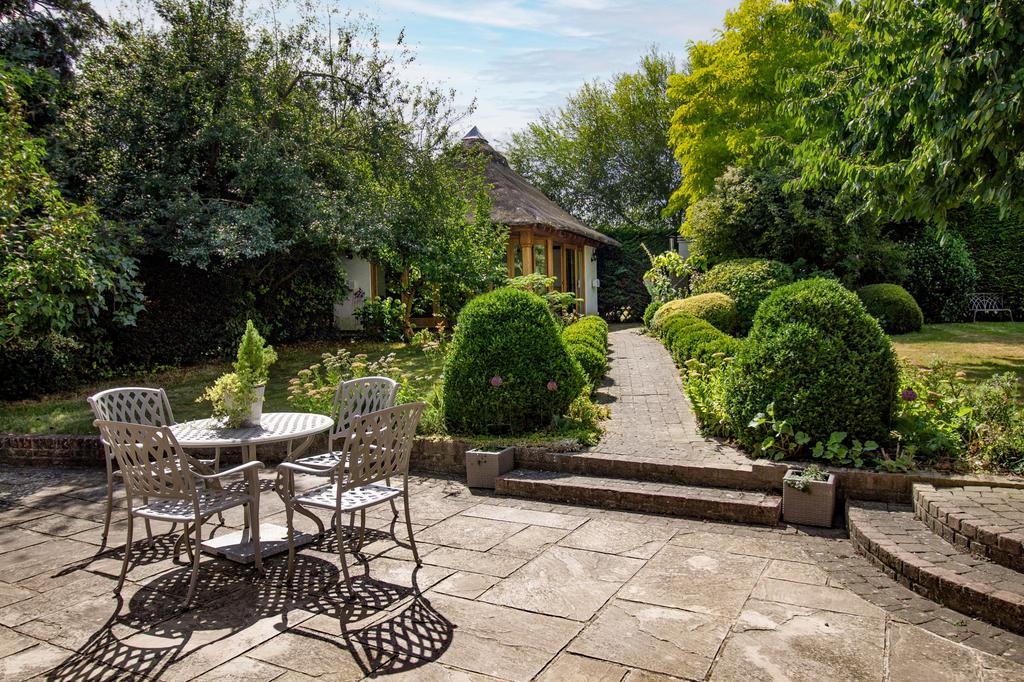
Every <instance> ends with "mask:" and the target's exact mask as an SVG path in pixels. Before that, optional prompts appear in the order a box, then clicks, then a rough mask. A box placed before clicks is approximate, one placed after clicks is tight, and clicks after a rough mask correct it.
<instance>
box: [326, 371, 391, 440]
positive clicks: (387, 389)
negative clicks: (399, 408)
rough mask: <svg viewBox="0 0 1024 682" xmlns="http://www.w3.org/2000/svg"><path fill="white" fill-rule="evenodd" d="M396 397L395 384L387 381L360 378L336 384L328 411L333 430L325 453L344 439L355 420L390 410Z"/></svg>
mask: <svg viewBox="0 0 1024 682" xmlns="http://www.w3.org/2000/svg"><path fill="white" fill-rule="evenodd" d="M397 395H398V382H397V381H395V380H394V379H388V378H387V377H363V378H362V379H349V380H348V381H342V382H341V383H340V384H338V389H337V390H336V391H335V392H334V405H333V407H332V408H331V418H332V419H334V426H333V427H332V428H331V435H330V443H329V445H328V447H329V449H331V450H333V449H334V447H335V446H334V441H335V440H337V439H341V438H344V437H345V435H346V434H347V433H348V432H349V430H350V429H351V428H352V420H353V419H354V418H355V417H358V416H361V415H367V414H370V413H371V412H377V411H379V410H385V409H387V408H389V407H394V406H395V398H396V397H397Z"/></svg>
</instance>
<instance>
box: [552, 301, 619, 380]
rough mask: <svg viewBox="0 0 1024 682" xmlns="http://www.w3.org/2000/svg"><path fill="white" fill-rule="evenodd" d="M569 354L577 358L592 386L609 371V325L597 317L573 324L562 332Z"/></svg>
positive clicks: (589, 317)
mask: <svg viewBox="0 0 1024 682" xmlns="http://www.w3.org/2000/svg"><path fill="white" fill-rule="evenodd" d="M562 339H564V340H565V346H566V348H568V350H569V354H570V355H572V356H573V357H574V358H576V361H577V362H579V363H580V366H581V367H582V368H583V372H584V373H585V374H586V375H587V380H588V381H589V382H590V385H591V386H597V385H598V384H600V383H601V380H602V379H604V375H605V373H606V372H607V371H608V323H607V322H605V321H604V320H603V319H601V318H600V317H598V316H596V315H588V316H587V317H583V318H580V319H579V320H577V321H576V322H573V323H572V324H570V325H569V326H568V327H566V328H565V329H564V330H563V331H562Z"/></svg>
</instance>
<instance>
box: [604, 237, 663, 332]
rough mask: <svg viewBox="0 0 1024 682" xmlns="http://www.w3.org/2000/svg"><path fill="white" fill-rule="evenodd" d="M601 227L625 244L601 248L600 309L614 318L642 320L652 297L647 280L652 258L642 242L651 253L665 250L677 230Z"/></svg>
mask: <svg viewBox="0 0 1024 682" xmlns="http://www.w3.org/2000/svg"><path fill="white" fill-rule="evenodd" d="M601 231H602V232H604V233H605V234H606V235H608V236H609V237H611V238H612V239H616V240H618V241H619V242H620V243H621V244H622V246H621V247H615V246H602V247H600V248H599V249H598V252H597V277H598V279H600V280H601V292H600V295H599V296H598V298H597V305H598V312H599V313H600V314H601V317H603V318H605V319H606V320H612V321H614V322H618V321H622V322H627V321H628V322H635V321H639V320H640V316H641V315H642V314H643V312H644V309H645V308H646V307H647V304H648V303H650V301H651V297H650V295H649V294H648V293H647V288H646V287H645V286H644V282H643V279H644V273H645V272H647V270H648V268H650V267H651V261H650V259H649V258H648V257H647V254H646V253H644V250H643V247H642V246H641V244H645V245H646V246H647V248H648V249H650V251H651V253H655V254H657V253H661V252H662V251H664V250H665V249H667V248H668V243H669V242H668V240H669V237H672V236H673V235H675V234H676V231H675V230H673V229H668V228H665V229H654V230H648V229H642V228H634V227H623V228H602V230H601Z"/></svg>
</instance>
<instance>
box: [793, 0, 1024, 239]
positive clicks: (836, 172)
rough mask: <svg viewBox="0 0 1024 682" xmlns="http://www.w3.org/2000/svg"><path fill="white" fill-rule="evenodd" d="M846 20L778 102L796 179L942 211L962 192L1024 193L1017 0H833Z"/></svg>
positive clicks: (869, 204) (879, 202)
mask: <svg viewBox="0 0 1024 682" xmlns="http://www.w3.org/2000/svg"><path fill="white" fill-rule="evenodd" d="M841 9H842V16H843V19H844V20H843V21H842V22H840V23H841V25H844V26H846V28H845V29H844V30H843V31H842V32H841V33H840V34H839V35H838V36H837V37H836V39H835V40H834V41H833V42H832V49H831V51H830V53H829V57H828V60H827V61H825V62H824V63H823V64H821V65H819V66H818V67H816V68H815V69H813V70H812V71H811V75H810V77H809V78H808V79H807V80H806V81H805V82H803V83H801V87H802V88H803V89H802V90H801V91H799V92H798V93H797V94H803V95H804V96H803V97H795V98H794V100H793V101H792V103H791V106H790V107H789V111H790V113H791V114H792V115H793V116H795V118H796V120H797V121H799V122H800V123H801V124H802V128H803V131H804V132H805V133H807V132H810V131H817V132H816V134H814V135H812V136H810V137H809V138H808V139H807V140H805V141H804V142H803V143H802V144H801V145H800V147H799V149H798V152H797V157H798V160H799V161H800V162H801V163H802V164H803V167H804V168H803V171H804V172H803V181H804V183H805V184H807V185H819V184H822V183H834V182H838V183H841V184H842V188H843V190H844V191H845V192H846V193H847V194H849V195H850V196H852V197H855V198H856V199H857V200H858V201H859V202H860V208H861V210H863V211H867V212H869V213H871V214H873V215H874V216H880V217H883V218H889V219H903V218H920V219H926V220H932V221H936V222H942V221H944V220H945V214H946V211H947V209H949V208H950V207H953V206H955V205H957V204H958V203H961V202H964V201H967V202H974V203H980V204H991V205H994V206H996V207H998V208H1000V209H1002V210H1003V211H1006V210H1009V209H1012V208H1014V207H1020V206H1021V205H1022V200H1024V109H1022V104H1024V42H1022V41H1024V38H1022V36H1024V33H1022V26H1024V3H1021V2H1020V1H1019V0H984V1H981V0H920V1H917V2H907V1H906V0H862V1H861V2H844V3H843V5H842V8H841Z"/></svg>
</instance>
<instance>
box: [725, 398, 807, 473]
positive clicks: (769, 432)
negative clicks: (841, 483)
mask: <svg viewBox="0 0 1024 682" xmlns="http://www.w3.org/2000/svg"><path fill="white" fill-rule="evenodd" d="M726 390H728V389H726ZM747 429H748V438H753V437H754V436H755V435H756V436H759V437H760V436H761V435H763V436H764V437H763V438H761V440H760V441H756V440H755V442H754V453H755V454H756V455H757V456H759V457H767V458H768V459H775V460H779V459H786V458H787V457H794V456H795V455H796V454H797V453H798V452H800V449H801V448H803V447H804V446H805V445H807V443H809V442H810V441H811V437H810V436H808V435H807V434H806V433H804V432H803V431H797V430H796V429H794V428H793V425H792V424H791V423H790V421H789V420H788V419H784V418H781V417H779V416H778V415H776V414H775V403H774V402H770V403H768V406H767V407H766V408H765V410H764V412H758V413H757V414H755V415H754V418H753V419H751V420H750V423H749V424H747Z"/></svg>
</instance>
